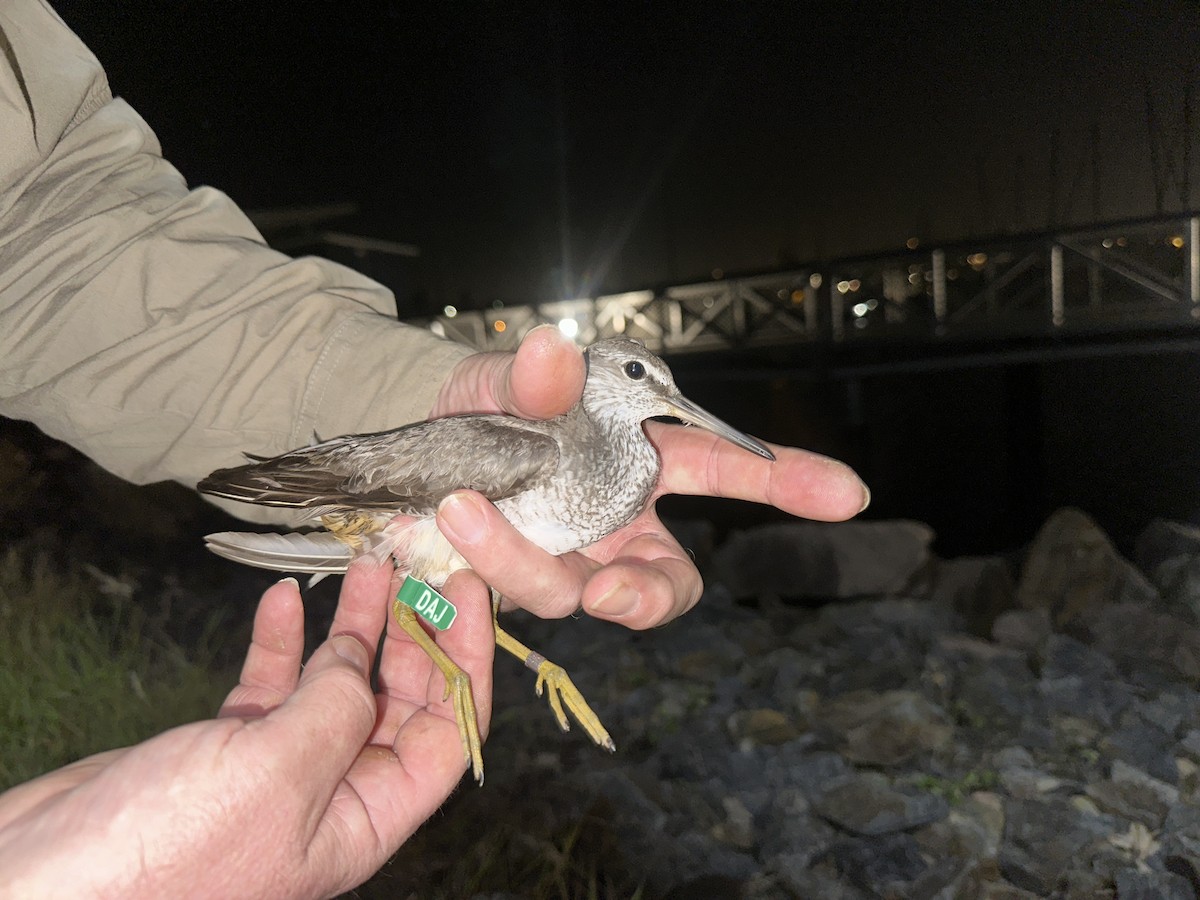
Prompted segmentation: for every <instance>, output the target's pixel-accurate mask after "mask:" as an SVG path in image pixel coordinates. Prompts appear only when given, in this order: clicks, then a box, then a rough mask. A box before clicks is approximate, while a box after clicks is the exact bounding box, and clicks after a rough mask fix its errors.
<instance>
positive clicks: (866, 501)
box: [858, 481, 871, 512]
mask: <svg viewBox="0 0 1200 900" xmlns="http://www.w3.org/2000/svg"><path fill="white" fill-rule="evenodd" d="M859 484H861V485H862V491H863V505H862V506H861V507H859V510H858V511H859V512H862V511H863V510H865V509H866V508H867V507H868V506H870V505H871V489H870V488H869V487H867V486H866V484H864V483H863V482H862V481H859Z"/></svg>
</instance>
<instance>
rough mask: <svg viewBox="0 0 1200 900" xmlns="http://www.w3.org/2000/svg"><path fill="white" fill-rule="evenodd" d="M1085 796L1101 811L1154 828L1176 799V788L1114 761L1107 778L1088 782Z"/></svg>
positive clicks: (1177, 796)
mask: <svg viewBox="0 0 1200 900" xmlns="http://www.w3.org/2000/svg"><path fill="white" fill-rule="evenodd" d="M1086 792H1087V795H1088V796H1089V797H1091V798H1092V799H1093V800H1095V801H1096V804H1097V805H1098V806H1099V807H1100V808H1101V809H1102V810H1104V811H1105V812H1109V813H1112V814H1113V815H1117V816H1121V817H1122V818H1124V819H1129V820H1131V821H1133V822H1140V823H1142V824H1143V825H1145V826H1146V827H1147V828H1150V829H1152V830H1155V831H1157V830H1158V829H1160V828H1162V826H1163V823H1164V822H1165V821H1166V818H1167V813H1168V812H1170V810H1171V807H1172V806H1174V805H1175V804H1176V803H1178V802H1179V789H1178V788H1176V787H1174V786H1173V785H1170V784H1167V783H1166V782H1164V781H1160V780H1158V779H1157V778H1153V777H1152V776H1150V775H1147V774H1146V773H1145V772H1142V771H1141V770H1139V769H1135V768H1134V767H1133V766H1131V765H1129V764H1128V763H1125V762H1122V761H1121V760H1117V761H1116V762H1114V763H1113V765H1112V775H1111V777H1110V778H1109V779H1108V780H1107V781H1098V782H1095V783H1094V784H1089V785H1088V786H1087V788H1086Z"/></svg>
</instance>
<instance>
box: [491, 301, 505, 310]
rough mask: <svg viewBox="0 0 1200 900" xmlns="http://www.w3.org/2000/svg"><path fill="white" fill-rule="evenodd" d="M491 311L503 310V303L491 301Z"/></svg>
mask: <svg viewBox="0 0 1200 900" xmlns="http://www.w3.org/2000/svg"><path fill="white" fill-rule="evenodd" d="M492 309H504V301H503V300H493V301H492Z"/></svg>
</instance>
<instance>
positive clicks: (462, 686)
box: [392, 600, 483, 784]
mask: <svg viewBox="0 0 1200 900" xmlns="http://www.w3.org/2000/svg"><path fill="white" fill-rule="evenodd" d="M392 615H393V616H395V617H396V622H397V624H399V626H400V627H401V628H403V629H404V633H405V634H407V635H408V636H409V637H411V638H412V639H413V640H414V641H416V643H417V646H419V647H420V648H421V649H422V650H424V651H425V653H426V654H428V656H429V658H430V659H431V660H433V664H434V665H435V666H437V667H438V668H439V669H441V671H442V674H443V675H444V676H445V677H446V692H445V693H444V694H442V699H443V700H445V699H446V698H448V697H450V696H451V695H453V696H454V718H455V719H456V720H457V721H458V733H459V735H461V737H462V743H463V754H464V755H465V756H466V760H467V765H469V766H470V767H471V768H472V770H473V772H474V774H475V780H476V781H477V782H479V783H480V784H483V742H482V741H481V740H480V739H479V719H478V717H477V716H476V714H475V697H474V695H473V694H472V693H471V676H470V675H468V674H467V673H466V672H464V671H463V670H462V669H461V668H460V667H459V666H458V664H457V663H455V662H454V660H452V659H451V658H450V657H449V656H447V655H446V651H444V650H443V649H442V648H441V647H439V646H438V645H437V643H436V642H435V641H434V640H433V638H431V637H430V636H429V635H428V634H426V633H425V629H424V628H422V627H421V622H420V620H419V619H418V618H417V614H416V613H415V612H413V609H412V607H410V606H406V605H405V604H403V603H401V602H400V601H399V600H395V601H393V603H392Z"/></svg>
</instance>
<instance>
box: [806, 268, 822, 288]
mask: <svg viewBox="0 0 1200 900" xmlns="http://www.w3.org/2000/svg"><path fill="white" fill-rule="evenodd" d="M821 281H822V278H821V273H820V272H813V273H812V274H811V275H809V276H808V286H809V287H810V288H812V289H813V290H814V291H815V290H816V289H817V288H819V287H820V286H821Z"/></svg>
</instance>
